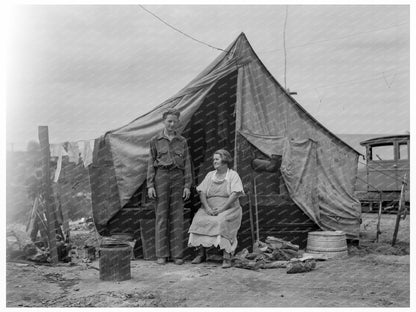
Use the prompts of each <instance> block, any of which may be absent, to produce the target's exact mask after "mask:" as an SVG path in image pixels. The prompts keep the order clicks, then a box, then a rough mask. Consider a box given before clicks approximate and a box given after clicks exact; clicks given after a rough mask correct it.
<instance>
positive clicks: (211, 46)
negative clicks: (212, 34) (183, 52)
mask: <svg viewBox="0 0 416 312" xmlns="http://www.w3.org/2000/svg"><path fill="white" fill-rule="evenodd" d="M139 7H141V8H142V9H143V10H144V11H146V12H147V13H149V14H151V15H153V16H154V17H155V18H157V19H158V20H159V21H161V22H162V23H163V24H165V25H167V26H168V27H170V28H172V29H173V30H175V31H177V32H179V33H181V34H182V35H184V36H186V37H188V38H190V39H192V40H194V41H196V42H198V43H201V44H203V45H206V46H208V47H210V48H212V49H216V50H220V51H223V52H227V51H225V50H223V49H221V48H217V47H214V46H213V45H210V44H208V43H206V42H203V41H201V40H198V39H196V38H194V37H192V36H190V35H188V34H186V33H184V32H183V31H182V30H180V29H178V28H176V27H174V26H172V25H170V24H169V23H168V22H165V21H164V20H163V19H161V18H160V17H159V16H157V15H156V14H154V13H153V12H151V11H149V10H148V9H146V8H145V7H144V6H142V5H140V4H139Z"/></svg>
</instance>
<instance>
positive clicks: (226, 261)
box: [221, 259, 231, 269]
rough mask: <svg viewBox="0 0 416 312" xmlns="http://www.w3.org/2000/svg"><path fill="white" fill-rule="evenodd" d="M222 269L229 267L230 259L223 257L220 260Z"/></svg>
mask: <svg viewBox="0 0 416 312" xmlns="http://www.w3.org/2000/svg"><path fill="white" fill-rule="evenodd" d="M221 267H222V268H223V269H228V268H231V259H224V260H223V261H222V266H221Z"/></svg>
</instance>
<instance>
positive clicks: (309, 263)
mask: <svg viewBox="0 0 416 312" xmlns="http://www.w3.org/2000/svg"><path fill="white" fill-rule="evenodd" d="M315 267H316V262H315V260H313V259H307V260H304V261H301V260H293V261H290V262H289V263H288V265H287V271H286V273H287V274H293V273H304V272H309V271H312V270H313V269H315Z"/></svg>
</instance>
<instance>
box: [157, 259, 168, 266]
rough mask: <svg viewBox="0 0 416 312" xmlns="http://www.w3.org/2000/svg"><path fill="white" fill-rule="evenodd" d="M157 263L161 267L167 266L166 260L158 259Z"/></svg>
mask: <svg viewBox="0 0 416 312" xmlns="http://www.w3.org/2000/svg"><path fill="white" fill-rule="evenodd" d="M156 263H157V264H160V265H163V264H166V258H157V261H156Z"/></svg>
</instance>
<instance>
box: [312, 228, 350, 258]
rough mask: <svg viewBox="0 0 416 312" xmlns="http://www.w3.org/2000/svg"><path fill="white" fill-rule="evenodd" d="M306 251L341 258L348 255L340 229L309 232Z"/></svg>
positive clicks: (345, 239) (345, 240)
mask: <svg viewBox="0 0 416 312" xmlns="http://www.w3.org/2000/svg"><path fill="white" fill-rule="evenodd" d="M306 252H308V253H316V254H324V255H326V256H327V257H328V258H343V257H345V256H347V255H348V249H347V238H346V236H345V233H344V232H342V231H316V232H309V233H308V243H307V246H306Z"/></svg>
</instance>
